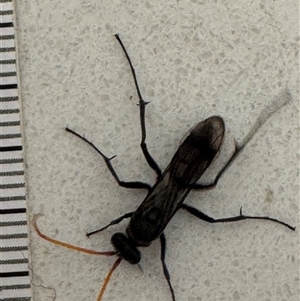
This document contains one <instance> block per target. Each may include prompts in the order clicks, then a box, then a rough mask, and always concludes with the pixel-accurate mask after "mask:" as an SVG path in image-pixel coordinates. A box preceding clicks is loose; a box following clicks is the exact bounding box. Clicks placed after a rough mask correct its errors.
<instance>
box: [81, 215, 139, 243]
mask: <svg viewBox="0 0 300 301" xmlns="http://www.w3.org/2000/svg"><path fill="white" fill-rule="evenodd" d="M133 213H134V211H133V212H128V213H125V214H124V215H122V216H120V217H118V218H116V219H114V220H113V221H111V222H110V223H109V224H108V225H106V226H105V227H103V228H101V229H98V230H94V231H92V232H88V233H87V234H86V236H87V237H89V236H91V235H93V234H95V233H98V232H101V231H103V230H105V229H107V228H108V227H110V226H112V225H116V224H118V223H120V222H121V221H122V220H123V219H125V218H129V217H132V215H133Z"/></svg>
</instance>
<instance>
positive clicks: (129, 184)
mask: <svg viewBox="0 0 300 301" xmlns="http://www.w3.org/2000/svg"><path fill="white" fill-rule="evenodd" d="M66 131H67V132H69V133H72V134H73V135H75V136H77V137H78V138H80V139H82V140H83V141H84V142H86V143H87V144H89V145H90V146H91V147H92V148H93V149H94V150H95V151H96V152H97V153H98V154H100V155H101V157H102V158H103V159H104V161H105V164H106V166H107V168H108V169H109V171H110V173H111V174H112V175H113V177H114V178H115V180H116V181H117V182H118V184H119V185H120V186H121V187H125V188H136V189H148V190H150V189H151V185H149V184H148V183H144V182H139V181H132V182H125V181H121V180H120V179H119V177H118V175H117V173H116V171H115V170H114V168H113V166H112V164H111V163H110V161H111V160H112V159H113V158H115V157H116V156H113V157H111V158H108V157H106V156H105V155H104V154H103V153H102V152H101V151H100V150H99V149H98V148H97V147H96V146H95V145H94V144H93V143H92V142H91V141H89V140H87V139H86V138H85V137H83V136H81V135H80V134H78V133H76V132H75V131H73V130H71V129H69V128H66Z"/></svg>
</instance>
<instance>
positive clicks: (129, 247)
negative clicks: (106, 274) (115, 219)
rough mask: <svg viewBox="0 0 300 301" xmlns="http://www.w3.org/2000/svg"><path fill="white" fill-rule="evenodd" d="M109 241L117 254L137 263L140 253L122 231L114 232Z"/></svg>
mask: <svg viewBox="0 0 300 301" xmlns="http://www.w3.org/2000/svg"><path fill="white" fill-rule="evenodd" d="M110 241H111V243H112V245H113V246H114V247H115V249H116V251H117V252H118V254H119V256H120V257H121V258H123V259H125V260H127V261H128V262H129V263H131V264H138V263H139V262H140V260H141V253H140V251H139V250H138V249H137V248H136V246H135V245H134V244H133V243H132V242H131V241H130V240H129V239H128V237H127V236H126V235H125V234H123V233H119V232H118V233H115V234H114V235H113V236H112V237H111V240H110Z"/></svg>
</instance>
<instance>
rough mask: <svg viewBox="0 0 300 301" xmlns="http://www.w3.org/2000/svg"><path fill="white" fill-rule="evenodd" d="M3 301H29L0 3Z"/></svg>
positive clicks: (9, 26) (16, 119) (9, 20)
mask: <svg viewBox="0 0 300 301" xmlns="http://www.w3.org/2000/svg"><path fill="white" fill-rule="evenodd" d="M0 3H1V5H0V16H1V22H0V41H1V42H0V55H1V60H0V89H1V93H0V114H1V120H0V130H1V131H0V139H1V140H0V190H1V194H0V227H1V232H0V233H1V234H0V240H1V245H0V246H1V247H0V271H1V273H0V277H1V283H0V301H30V300H31V280H30V277H29V268H28V222H27V215H26V191H25V178H24V166H23V164H24V162H23V154H22V135H21V122H20V115H19V113H20V103H19V97H18V80H17V79H18V77H17V69H16V47H15V29H14V26H13V24H14V15H13V4H14V3H13V1H12V0H0Z"/></svg>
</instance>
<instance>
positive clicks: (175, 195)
mask: <svg viewBox="0 0 300 301" xmlns="http://www.w3.org/2000/svg"><path fill="white" fill-rule="evenodd" d="M224 132H225V124H224V121H223V119H222V118H221V117H219V116H213V117H210V118H208V119H206V120H204V121H202V122H200V123H198V124H197V125H196V126H195V127H194V128H193V129H192V130H191V131H190V133H189V135H188V136H187V137H186V139H185V140H184V141H183V142H182V143H181V144H180V146H179V148H178V150H177V151H176V153H175V155H174V156H173V158H172V160H171V162H170V164H169V165H168V167H167V168H166V170H165V171H164V173H163V174H162V176H161V178H160V179H159V180H158V181H157V183H156V184H155V185H154V187H153V188H152V189H151V191H150V193H149V194H148V195H147V197H146V198H145V200H144V201H143V203H142V204H141V205H140V206H139V207H138V209H137V210H136V212H135V213H134V215H133V216H132V218H131V220H130V223H129V225H128V227H127V230H126V232H127V234H128V236H129V237H130V238H131V239H132V240H133V241H134V242H135V243H136V244H137V245H143V246H145V245H149V243H150V242H151V241H153V240H155V239H156V238H158V237H159V235H160V234H161V233H162V231H163V230H164V228H165V227H166V225H167V224H168V222H169V220H170V219H171V218H172V217H173V215H174V214H175V213H176V211H177V210H178V209H179V208H180V206H181V204H182V203H183V201H184V199H185V198H186V196H187V194H188V193H189V192H190V190H191V185H192V184H194V183H196V182H197V181H198V179H199V178H200V177H201V175H202V174H203V173H204V171H205V170H206V169H207V167H208V166H209V165H210V163H211V162H212V160H213V159H214V157H215V156H216V154H217V153H218V151H219V150H220V148H221V145H222V141H223V137H224Z"/></svg>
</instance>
